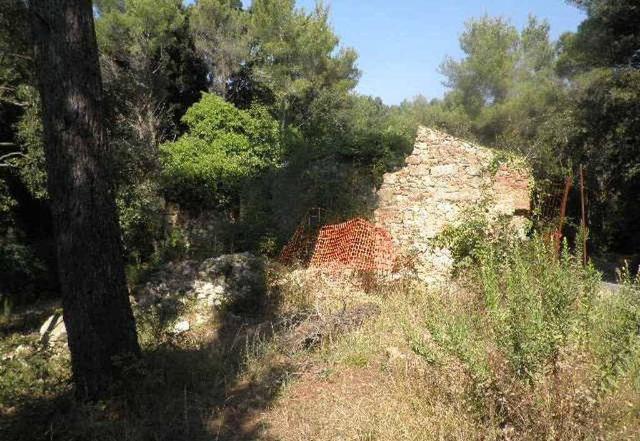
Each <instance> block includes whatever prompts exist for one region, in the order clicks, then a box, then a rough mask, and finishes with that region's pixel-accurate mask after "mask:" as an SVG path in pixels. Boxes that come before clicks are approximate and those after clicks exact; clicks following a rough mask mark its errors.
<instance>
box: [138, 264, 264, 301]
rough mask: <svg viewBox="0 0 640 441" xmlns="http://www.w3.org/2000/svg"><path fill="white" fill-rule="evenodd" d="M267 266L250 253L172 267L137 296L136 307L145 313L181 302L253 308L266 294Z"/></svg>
mask: <svg viewBox="0 0 640 441" xmlns="http://www.w3.org/2000/svg"><path fill="white" fill-rule="evenodd" d="M264 266H265V263H264V260H263V259H262V258H259V257H256V256H253V255H252V254H250V253H239V254H225V255H222V256H219V257H212V258H209V259H206V260H203V261H201V262H198V261H193V260H186V261H182V262H177V263H169V264H167V265H165V266H164V267H163V268H161V269H160V270H159V271H158V272H157V273H156V274H155V275H154V276H153V278H152V279H151V280H150V281H149V282H148V283H147V284H146V285H145V286H144V287H143V288H142V289H141V290H140V291H139V292H138V293H137V295H136V296H135V297H136V303H137V305H138V306H140V307H142V308H143V309H145V308H149V307H152V306H158V305H161V304H163V303H175V302H178V301H179V302H180V303H185V302H188V301H193V302H195V303H197V304H200V305H205V306H207V307H211V308H213V309H222V308H225V307H231V308H235V307H241V306H242V305H243V304H244V305H245V307H251V305H255V303H256V302H255V300H256V298H257V297H260V296H261V295H262V294H263V293H264V288H265V282H264ZM255 306H257V305H255ZM241 309H242V307H241Z"/></svg>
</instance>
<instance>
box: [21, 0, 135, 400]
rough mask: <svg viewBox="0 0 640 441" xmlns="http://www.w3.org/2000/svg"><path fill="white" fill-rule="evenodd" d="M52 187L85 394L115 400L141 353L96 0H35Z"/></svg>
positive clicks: (72, 341) (75, 363)
mask: <svg viewBox="0 0 640 441" xmlns="http://www.w3.org/2000/svg"><path fill="white" fill-rule="evenodd" d="M30 7H31V25H32V33H33V43H34V49H35V61H36V65H37V76H38V79H39V89H40V97H41V100H42V110H43V123H44V145H45V154H46V162H47V173H48V191H49V198H50V202H51V207H52V212H53V222H54V232H55V241H56V249H57V256H58V271H59V275H60V282H61V288H62V293H63V316H64V322H65V325H66V328H67V335H68V338H69V349H70V351H71V362H72V368H73V376H74V381H75V384H76V391H77V394H78V396H79V397H81V398H83V399H91V400H94V399H100V398H103V397H105V396H106V395H107V394H108V393H109V390H110V388H111V386H112V385H113V383H114V382H115V381H117V380H118V378H119V373H120V372H121V369H120V367H121V366H122V362H123V361H124V360H125V359H127V358H129V357H131V356H133V357H137V356H138V355H139V352H140V349H139V346H138V340H137V335H136V329H135V322H134V318H133V314H132V311H131V305H130V304H129V297H128V293H127V287H126V280H125V273H124V260H123V249H122V244H121V238H120V227H119V224H118V219H117V212H116V205H115V198H114V193H113V188H112V182H111V178H110V173H109V167H108V160H109V157H110V156H109V151H108V145H107V142H106V138H105V133H104V128H103V122H102V120H103V115H102V79H101V76H100V67H99V64H98V49H97V43H96V36H95V29H94V22H93V10H92V4H91V0H31V1H30Z"/></svg>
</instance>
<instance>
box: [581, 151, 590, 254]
mask: <svg viewBox="0 0 640 441" xmlns="http://www.w3.org/2000/svg"><path fill="white" fill-rule="evenodd" d="M580 204H581V210H582V220H581V226H582V263H583V264H584V265H586V264H587V262H588V258H589V257H588V254H587V231H588V230H587V212H586V209H585V205H586V204H585V198H584V168H583V167H582V164H580Z"/></svg>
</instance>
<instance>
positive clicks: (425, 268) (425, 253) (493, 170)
mask: <svg viewBox="0 0 640 441" xmlns="http://www.w3.org/2000/svg"><path fill="white" fill-rule="evenodd" d="M405 162H406V165H405V167H403V168H402V169H400V170H399V171H396V172H393V173H387V174H385V175H384V180H383V183H382V185H381V187H380V189H379V190H378V194H377V195H378V208H377V209H376V211H375V213H374V217H375V221H376V223H377V224H378V225H380V226H382V227H384V228H386V229H387V230H388V231H389V232H390V233H391V236H392V237H393V240H394V244H395V246H396V248H397V249H398V250H399V251H400V252H405V253H406V252H410V253H412V254H415V256H416V271H417V273H418V276H419V277H420V278H421V279H423V280H425V281H443V280H446V278H447V277H448V275H449V272H450V269H451V264H452V263H453V262H452V261H451V258H450V254H449V252H448V250H443V249H434V248H433V246H432V245H431V242H432V239H433V238H435V237H436V236H437V235H438V234H439V233H440V232H441V231H442V230H443V229H444V227H445V226H446V225H449V224H455V223H456V222H460V221H463V220H464V219H463V215H464V213H465V211H466V210H467V209H469V208H471V207H474V206H478V205H479V204H481V203H482V201H487V202H486V203H487V205H486V206H487V209H488V214H489V215H508V216H512V217H513V219H512V220H513V222H514V223H515V224H516V225H518V224H519V225H523V224H524V221H525V219H526V218H525V216H526V215H527V214H528V210H529V208H530V183H531V177H530V174H529V172H528V169H527V168H526V167H525V166H524V163H518V161H517V160H515V161H514V160H509V161H506V160H505V161H502V160H500V159H499V157H498V156H497V155H496V153H495V152H494V151H493V150H491V149H488V148H485V147H480V146H478V145H474V144H472V143H469V142H466V141H463V140H460V139H457V138H454V137H453V136H449V135H447V134H445V133H442V132H439V131H437V130H432V129H427V128H425V127H420V128H419V129H418V134H417V139H416V144H415V148H414V150H413V153H412V154H411V155H410V156H409V157H407V158H406V160H405ZM520 162H522V161H520Z"/></svg>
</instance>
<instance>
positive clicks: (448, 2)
mask: <svg viewBox="0 0 640 441" xmlns="http://www.w3.org/2000/svg"><path fill="white" fill-rule="evenodd" d="M244 3H245V5H246V4H248V3H250V1H248V0H244ZM297 3H298V5H299V6H301V7H304V8H312V7H313V5H314V4H315V0H297ZM325 3H328V4H329V5H330V7H331V22H332V24H333V27H334V29H335V31H336V33H337V34H338V36H339V37H340V39H341V44H342V45H344V46H350V47H353V48H355V49H356V50H357V52H358V54H359V58H358V67H359V68H360V70H361V71H362V78H361V79H360V84H359V86H358V91H359V92H361V93H363V94H367V95H374V96H379V97H381V98H382V99H383V100H384V102H385V103H387V104H398V103H400V102H401V101H402V100H403V99H405V98H412V97H414V96H416V95H418V94H422V95H424V96H426V97H427V98H434V97H441V96H442V94H443V92H444V90H445V88H444V86H443V85H442V81H443V78H442V76H441V75H440V74H438V72H437V69H438V66H439V65H440V63H441V62H442V60H443V59H444V58H445V56H446V55H451V56H453V57H455V58H457V57H460V56H461V51H460V48H459V46H458V36H459V35H460V33H461V32H462V30H463V28H464V23H465V21H467V20H468V19H469V18H472V17H480V16H482V15H484V14H488V15H491V16H502V17H506V18H508V19H510V20H511V22H512V23H513V24H515V25H516V26H517V27H518V28H521V27H522V26H523V25H524V24H525V23H526V21H527V17H528V15H529V14H533V15H535V16H537V17H539V18H545V19H547V20H548V21H549V23H550V25H551V34H552V37H553V38H557V37H558V36H559V35H560V34H562V33H563V32H565V31H573V30H575V29H576V28H577V26H578V24H579V23H580V22H581V21H582V20H583V18H584V15H583V13H582V12H581V11H579V10H578V9H576V8H575V7H573V6H571V5H568V4H567V3H566V2H565V1H564V0H483V1H481V0H328V1H325Z"/></svg>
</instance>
